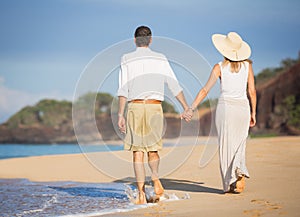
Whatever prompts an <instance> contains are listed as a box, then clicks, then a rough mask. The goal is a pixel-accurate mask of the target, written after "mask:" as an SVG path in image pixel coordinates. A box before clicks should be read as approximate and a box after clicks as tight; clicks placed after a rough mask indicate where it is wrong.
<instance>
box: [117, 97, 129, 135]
mask: <svg viewBox="0 0 300 217" xmlns="http://www.w3.org/2000/svg"><path fill="white" fill-rule="evenodd" d="M126 102H127V98H126V97H124V96H119V112H118V117H119V118H118V127H119V130H120V131H121V133H126V121H125V118H124V111H125V106H126Z"/></svg>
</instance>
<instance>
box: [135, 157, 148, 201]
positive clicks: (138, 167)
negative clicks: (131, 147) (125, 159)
mask: <svg viewBox="0 0 300 217" xmlns="http://www.w3.org/2000/svg"><path fill="white" fill-rule="evenodd" d="M133 167H134V173H135V177H136V182H137V187H138V191H139V195H138V199H137V201H136V204H145V203H147V201H146V194H145V167H144V152H142V151H134V152H133Z"/></svg>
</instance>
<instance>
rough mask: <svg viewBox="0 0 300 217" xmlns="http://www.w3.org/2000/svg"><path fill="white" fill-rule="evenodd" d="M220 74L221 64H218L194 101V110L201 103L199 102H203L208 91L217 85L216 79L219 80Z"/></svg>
mask: <svg viewBox="0 0 300 217" xmlns="http://www.w3.org/2000/svg"><path fill="white" fill-rule="evenodd" d="M220 76H221V68H220V66H219V64H216V65H215V66H214V67H213V69H212V71H211V74H210V77H209V79H208V81H207V83H206V84H205V86H204V87H203V88H202V89H201V90H200V91H199V93H198V94H197V96H196V98H195V100H194V102H193V103H192V106H191V107H192V109H193V110H194V109H196V108H197V106H198V105H199V103H201V102H202V100H203V99H204V98H205V97H206V96H207V94H208V92H209V91H210V89H211V88H212V87H213V86H214V85H215V83H216V81H217V80H218V78H219V77H220Z"/></svg>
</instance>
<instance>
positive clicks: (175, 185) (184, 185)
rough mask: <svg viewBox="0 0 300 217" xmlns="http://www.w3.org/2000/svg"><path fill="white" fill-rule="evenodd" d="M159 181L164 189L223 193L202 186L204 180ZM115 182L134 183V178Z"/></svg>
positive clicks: (219, 190)
mask: <svg viewBox="0 0 300 217" xmlns="http://www.w3.org/2000/svg"><path fill="white" fill-rule="evenodd" d="M160 181H161V183H162V185H163V186H164V188H165V190H176V191H184V192H203V193H211V194H223V191H222V190H221V189H216V188H211V187H206V186H204V182H194V181H189V180H182V179H164V178H162V179H160ZM115 182H121V183H130V184H134V183H135V178H133V177H127V178H124V179H119V180H116V181H115Z"/></svg>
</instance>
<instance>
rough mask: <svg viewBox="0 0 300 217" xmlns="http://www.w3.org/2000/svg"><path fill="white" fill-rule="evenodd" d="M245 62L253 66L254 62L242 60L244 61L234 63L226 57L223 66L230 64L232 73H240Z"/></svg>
mask: <svg viewBox="0 0 300 217" xmlns="http://www.w3.org/2000/svg"><path fill="white" fill-rule="evenodd" d="M245 61H246V62H248V63H249V64H252V60H250V59H246V60H242V61H232V60H230V59H228V58H226V57H224V61H223V63H222V66H227V65H228V64H230V71H231V72H236V73H237V72H239V71H240V69H241V65H242V64H244V63H245Z"/></svg>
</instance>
